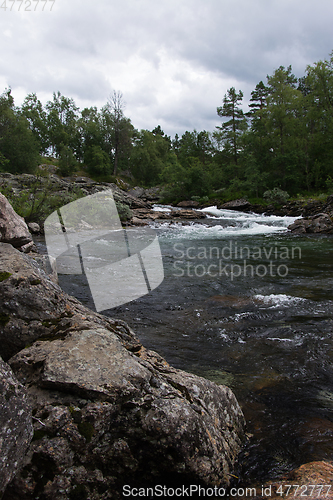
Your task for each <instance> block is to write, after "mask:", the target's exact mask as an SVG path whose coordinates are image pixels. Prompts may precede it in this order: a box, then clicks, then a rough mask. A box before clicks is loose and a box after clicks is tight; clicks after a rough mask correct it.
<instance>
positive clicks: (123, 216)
mask: <svg viewBox="0 0 333 500" xmlns="http://www.w3.org/2000/svg"><path fill="white" fill-rule="evenodd" d="M116 207H117V211H118V215H119V217H120V220H121V221H122V222H126V221H127V220H130V219H131V218H132V217H133V214H132V211H131V210H130V208H129V206H128V205H124V204H123V203H120V202H118V201H116Z"/></svg>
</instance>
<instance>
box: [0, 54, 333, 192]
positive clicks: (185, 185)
mask: <svg viewBox="0 0 333 500" xmlns="http://www.w3.org/2000/svg"><path fill="white" fill-rule="evenodd" d="M244 108H245V106H244V103H243V92H242V91H241V90H237V89H235V88H234V87H231V88H230V89H228V90H227V91H226V93H225V95H224V97H223V99H222V103H221V105H220V106H218V107H217V109H216V112H217V114H218V116H219V117H220V118H221V123H220V125H219V126H217V127H216V129H215V130H213V131H206V130H203V131H197V130H193V131H186V132H185V133H184V134H182V136H181V137H179V136H178V135H177V134H176V135H175V137H174V138H170V137H169V136H167V135H166V134H165V133H164V132H163V130H162V129H161V127H160V126H159V125H157V126H156V127H155V128H154V130H151V131H150V130H137V129H135V127H134V126H133V125H132V123H131V120H130V118H128V117H126V116H125V105H124V101H123V96H122V94H121V92H120V91H114V92H113V94H111V95H110V97H109V99H108V100H107V103H106V104H105V105H104V106H103V107H102V108H101V109H99V110H98V109H97V108H96V107H90V108H84V109H83V110H80V109H79V108H78V107H77V106H76V104H75V102H74V100H73V99H72V98H70V97H65V96H64V95H62V94H61V93H60V92H59V91H58V92H54V93H53V98H52V100H50V101H48V102H47V103H46V104H45V105H43V104H42V103H41V101H40V100H39V99H38V97H37V95H36V94H35V93H31V94H28V95H27V96H26V98H25V99H24V102H23V104H22V105H21V106H20V107H18V106H15V103H14V98H13V96H12V91H11V89H5V90H4V92H3V93H2V94H1V96H0V172H1V171H2V172H11V173H34V172H36V168H37V166H38V165H39V164H40V163H45V162H47V161H49V160H50V159H52V160H53V161H54V162H55V163H56V164H57V165H58V172H59V174H60V175H62V176H64V177H69V176H72V175H75V173H76V172H80V173H81V174H82V173H85V174H86V175H89V176H90V177H92V178H94V179H96V180H103V181H110V182H112V181H114V180H115V179H117V177H120V178H121V179H123V180H125V181H127V182H128V183H129V184H131V185H141V186H144V187H150V186H156V185H160V186H163V187H164V198H165V201H169V202H171V201H177V200H180V199H195V200H198V201H199V200H208V199H211V198H219V199H222V200H225V201H228V200H229V199H232V198H235V197H246V198H247V199H249V200H251V201H254V200H260V199H262V198H263V196H264V194H265V193H267V192H272V190H274V189H275V190H280V192H281V191H283V192H285V193H286V195H285V196H286V197H287V196H293V197H296V196H298V195H315V194H318V193H331V192H333V140H332V137H333V52H332V53H331V54H330V57H329V59H327V60H323V61H318V62H316V63H314V64H313V65H309V66H307V68H306V70H305V74H304V76H302V77H300V78H297V77H296V76H295V75H294V74H293V72H292V67H291V66H288V67H284V66H280V67H279V68H277V69H276V70H275V71H274V73H273V74H272V75H271V76H269V75H267V77H266V81H265V83H264V82H263V81H260V82H259V83H258V84H257V85H256V87H255V89H254V90H253V91H252V92H251V99H250V101H249V104H248V106H247V110H245V109H244Z"/></svg>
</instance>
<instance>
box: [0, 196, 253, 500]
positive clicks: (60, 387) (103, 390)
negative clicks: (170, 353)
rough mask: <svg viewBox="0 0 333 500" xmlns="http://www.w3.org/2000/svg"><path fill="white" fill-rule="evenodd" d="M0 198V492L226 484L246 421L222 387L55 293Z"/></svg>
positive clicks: (105, 492)
mask: <svg viewBox="0 0 333 500" xmlns="http://www.w3.org/2000/svg"><path fill="white" fill-rule="evenodd" d="M0 203H1V210H0V212H1V216H0V227H1V232H0V234H1V242H0V296H1V302H0V355H1V358H0V361H1V364H0V372H1V377H0V380H1V382H0V385H1V393H0V410H1V412H0V424H1V425H0V447H1V460H0V478H1V479H0V495H1V494H2V493H3V497H2V498H3V500H16V499H20V500H22V499H34V498H44V499H50V500H54V499H55V498H57V500H62V499H63V500H66V499H71V498H79V497H80V498H89V499H91V500H94V499H96V500H97V499H110V498H116V499H117V498H121V497H122V495H121V492H122V488H123V486H124V485H125V484H131V486H132V487H134V486H137V487H143V486H153V485H156V484H165V485H169V486H170V487H172V486H175V485H178V484H200V485H203V486H207V487H208V486H212V485H214V486H220V487H227V486H228V485H229V484H230V481H231V478H232V473H233V471H234V466H235V463H236V460H237V457H238V454H239V452H240V450H241V448H242V443H243V441H244V425H245V423H244V417H243V414H242V411H241V409H240V407H239V405H238V402H237V400H236V398H235V396H234V394H233V393H232V391H231V390H230V389H229V388H228V387H226V386H221V385H216V384H215V383H213V382H210V381H208V380H206V379H203V378H201V377H198V376H195V375H192V374H189V373H186V372H184V371H181V370H178V369H175V368H173V367H172V366H170V365H169V364H168V363H167V362H166V361H165V360H164V359H163V358H162V357H161V356H159V355H158V354H157V353H155V352H153V351H150V350H148V349H145V348H144V346H142V344H141V343H140V341H139V339H138V338H137V337H136V336H135V334H134V332H133V331H132V330H131V329H130V328H129V327H128V326H127V324H126V323H124V322H123V321H120V320H119V321H118V320H114V319H110V318H107V317H105V316H103V315H101V314H98V313H94V312H93V311H91V310H89V309H87V308H86V307H84V306H83V305H82V304H81V303H80V302H79V301H78V300H76V299H74V298H73V297H71V296H69V295H67V294H66V293H64V292H63V291H62V289H61V288H60V287H59V285H58V284H57V283H56V279H55V276H54V275H53V274H52V273H51V274H50V275H49V274H47V273H46V272H45V271H44V269H46V266H45V265H43V258H42V257H41V256H38V255H36V254H35V253H34V252H33V251H32V250H33V247H29V248H27V245H28V244H29V241H28V242H27V239H29V236H28V235H29V231H28V228H27V226H26V225H25V222H24V220H23V219H22V218H21V217H19V216H18V215H17V214H15V212H13V210H12V208H11V206H10V205H9V204H8V202H7V200H6V199H5V197H4V196H3V195H0ZM31 241H32V238H31V236H30V242H31ZM15 247H16V248H15Z"/></svg>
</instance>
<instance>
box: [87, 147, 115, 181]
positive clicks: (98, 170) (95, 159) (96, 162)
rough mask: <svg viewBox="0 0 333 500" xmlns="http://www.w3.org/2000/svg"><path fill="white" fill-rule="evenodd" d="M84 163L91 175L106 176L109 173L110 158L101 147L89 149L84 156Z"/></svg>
mask: <svg viewBox="0 0 333 500" xmlns="http://www.w3.org/2000/svg"><path fill="white" fill-rule="evenodd" d="M84 161H85V164H86V166H87V169H88V172H89V174H91V175H95V176H96V175H97V176H99V175H108V174H110V173H111V162H110V158H109V156H108V155H107V153H106V152H105V151H103V149H102V148H101V146H91V147H89V148H88V149H87V150H86V152H85V155H84Z"/></svg>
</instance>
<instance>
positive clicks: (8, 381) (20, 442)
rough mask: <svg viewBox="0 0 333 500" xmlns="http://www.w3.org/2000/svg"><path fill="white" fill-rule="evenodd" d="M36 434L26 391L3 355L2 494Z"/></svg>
mask: <svg viewBox="0 0 333 500" xmlns="http://www.w3.org/2000/svg"><path fill="white" fill-rule="evenodd" d="M32 434H33V432H32V418H31V408H30V404H29V402H28V398H27V394H26V391H25V389H24V388H23V386H22V385H21V384H20V383H19V382H18V381H17V379H16V378H15V376H14V374H13V372H12V370H11V368H10V366H9V365H7V364H6V363H4V362H3V360H2V359H1V358H0V497H1V494H2V493H3V492H4V490H5V488H6V486H7V484H8V483H9V482H10V481H11V480H12V479H13V477H14V476H15V474H16V473H17V471H18V469H19V468H20V467H21V465H22V463H23V459H24V456H25V453H26V451H27V448H28V446H29V444H30V441H31V439H32Z"/></svg>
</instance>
